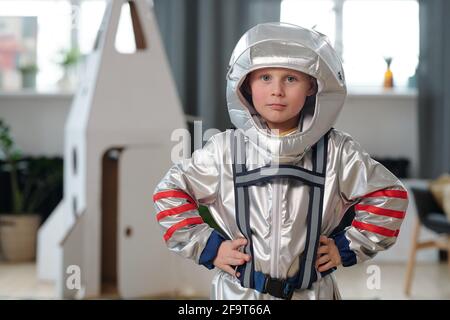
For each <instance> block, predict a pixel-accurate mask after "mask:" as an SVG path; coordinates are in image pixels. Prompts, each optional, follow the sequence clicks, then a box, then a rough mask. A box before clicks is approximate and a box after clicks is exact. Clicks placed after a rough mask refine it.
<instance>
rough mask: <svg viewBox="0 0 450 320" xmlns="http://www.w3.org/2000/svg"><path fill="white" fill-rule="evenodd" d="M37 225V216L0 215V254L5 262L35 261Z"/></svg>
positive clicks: (38, 220) (38, 218)
mask: <svg viewBox="0 0 450 320" xmlns="http://www.w3.org/2000/svg"><path fill="white" fill-rule="evenodd" d="M39 224H40V215H38V214H31V213H27V214H0V252H1V255H2V256H3V258H4V259H5V260H6V261H8V262H25V261H33V260H35V258H36V238H37V231H38V228H39Z"/></svg>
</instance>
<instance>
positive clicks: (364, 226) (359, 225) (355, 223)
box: [352, 220, 400, 237]
mask: <svg viewBox="0 0 450 320" xmlns="http://www.w3.org/2000/svg"><path fill="white" fill-rule="evenodd" d="M352 226H354V227H355V228H358V229H361V230H367V231H370V232H373V233H377V234H380V235H382V236H386V237H396V236H398V234H399V232H400V230H391V229H387V228H383V227H379V226H375V225H373V224H368V223H364V222H360V221H356V220H353V222H352Z"/></svg>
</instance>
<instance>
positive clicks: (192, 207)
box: [156, 203, 197, 221]
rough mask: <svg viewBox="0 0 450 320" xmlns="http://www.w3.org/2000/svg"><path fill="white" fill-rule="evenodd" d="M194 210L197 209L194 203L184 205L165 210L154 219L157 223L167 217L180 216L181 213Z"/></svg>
mask: <svg viewBox="0 0 450 320" xmlns="http://www.w3.org/2000/svg"><path fill="white" fill-rule="evenodd" d="M195 209H197V205H196V204H195V203H186V204H183V205H181V206H179V207H175V208H171V209H167V210H164V211H161V212H159V213H158V214H157V215H156V219H157V220H158V221H159V220H161V219H163V218H165V217H167V216H173V215H176V214H180V213H183V212H186V211H189V210H195Z"/></svg>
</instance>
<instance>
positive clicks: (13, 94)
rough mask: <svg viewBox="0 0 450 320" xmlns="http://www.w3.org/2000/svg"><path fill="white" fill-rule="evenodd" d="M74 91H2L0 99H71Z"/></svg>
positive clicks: (0, 91)
mask: <svg viewBox="0 0 450 320" xmlns="http://www.w3.org/2000/svg"><path fill="white" fill-rule="evenodd" d="M73 95H74V92H73V91H62V90H35V89H21V90H11V91H8V90H0V98H71V97H72V96H73Z"/></svg>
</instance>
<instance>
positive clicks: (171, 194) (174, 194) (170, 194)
mask: <svg viewBox="0 0 450 320" xmlns="http://www.w3.org/2000/svg"><path fill="white" fill-rule="evenodd" d="M164 198H182V199H187V200H189V202H191V203H195V201H194V199H192V198H191V196H190V195H188V194H187V193H186V192H183V191H180V190H168V191H161V192H158V193H155V194H154V195H153V202H155V201H157V200H159V199H164Z"/></svg>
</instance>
